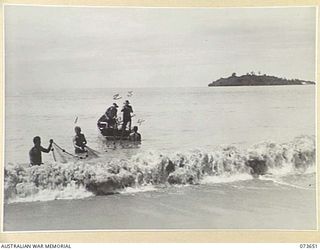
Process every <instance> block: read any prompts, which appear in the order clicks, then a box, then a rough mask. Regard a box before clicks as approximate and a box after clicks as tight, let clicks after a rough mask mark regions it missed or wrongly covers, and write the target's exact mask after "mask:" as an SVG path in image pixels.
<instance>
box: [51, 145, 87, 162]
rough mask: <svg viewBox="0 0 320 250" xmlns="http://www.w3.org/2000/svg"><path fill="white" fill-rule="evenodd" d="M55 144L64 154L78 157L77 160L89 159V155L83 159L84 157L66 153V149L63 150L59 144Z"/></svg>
mask: <svg viewBox="0 0 320 250" xmlns="http://www.w3.org/2000/svg"><path fill="white" fill-rule="evenodd" d="M53 144H54V145H55V146H56V147H57V148H59V149H60V150H61V151H62V152H63V153H66V154H67V155H70V156H72V157H76V158H79V159H85V158H87V157H88V155H86V157H82V156H79V155H74V154H71V153H69V152H68V151H66V150H65V149H63V148H61V147H60V146H59V145H58V144H57V143H55V142H53Z"/></svg>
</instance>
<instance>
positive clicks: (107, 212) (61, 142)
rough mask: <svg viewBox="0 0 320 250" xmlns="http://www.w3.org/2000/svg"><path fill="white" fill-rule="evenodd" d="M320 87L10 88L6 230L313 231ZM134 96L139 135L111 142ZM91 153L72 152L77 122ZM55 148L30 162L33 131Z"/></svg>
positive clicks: (5, 208)
mask: <svg viewBox="0 0 320 250" xmlns="http://www.w3.org/2000/svg"><path fill="white" fill-rule="evenodd" d="M315 92H316V87H315V86H314V85H301V86H300V85H299V86H241V87H240V86H239V87H185V88H184V87H180V88H175V87H172V88H121V89H112V88H105V89H91V88H87V89H64V90H61V89H60V90H47V89H39V90H33V91H31V90H30V91H25V92H21V93H19V92H17V93H14V94H10V95H6V97H5V158H4V166H5V167H4V219H3V223H4V224H3V229H4V231H55V230H190V229H193V230H195V229H206V230H211V229H212V230H218V229H239V230H241V229H280V230H316V229H317V200H316V179H317V176H316V166H315V162H316V146H315V145H316V137H315V136H316V120H315V118H316V109H315ZM125 100H129V101H130V104H131V105H132V107H133V111H134V116H133V118H132V126H134V125H136V126H138V129H139V131H138V132H139V133H140V134H141V136H142V142H141V144H133V143H129V142H126V141H121V142H120V141H117V142H116V143H114V142H112V141H107V140H106V139H105V138H104V137H103V136H102V135H101V134H100V132H99V130H98V128H97V120H98V119H99V118H100V116H101V115H102V114H103V113H104V112H105V111H106V109H107V108H108V107H109V106H111V105H112V103H114V102H115V103H117V104H118V105H119V110H118V116H119V117H121V115H122V113H121V112H120V110H121V107H122V106H123V103H124V101H125ZM75 126H80V127H81V129H82V133H84V134H85V136H86V139H87V142H88V146H89V147H90V152H93V153H92V154H90V152H89V153H88V154H87V155H83V156H81V157H79V156H75V154H74V149H73V145H72V138H73V136H74V127H75ZM34 136H40V137H41V143H42V146H43V147H48V145H49V140H50V139H53V140H54V147H53V148H54V151H52V152H50V153H42V160H43V163H44V164H42V165H41V166H29V150H30V149H31V148H32V147H33V142H32V140H33V137H34Z"/></svg>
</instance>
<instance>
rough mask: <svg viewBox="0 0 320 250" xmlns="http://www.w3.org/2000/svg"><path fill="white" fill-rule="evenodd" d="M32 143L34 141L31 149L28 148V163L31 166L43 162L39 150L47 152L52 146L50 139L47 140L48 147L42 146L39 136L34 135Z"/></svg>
mask: <svg viewBox="0 0 320 250" xmlns="http://www.w3.org/2000/svg"><path fill="white" fill-rule="evenodd" d="M33 143H34V147H33V148H32V149H30V151H29V157H30V165H31V166H34V165H41V164H43V163H42V157H41V152H44V153H49V152H50V150H51V148H52V143H53V140H52V139H50V141H49V143H50V144H49V147H48V148H43V147H42V146H41V138H40V137H39V136H36V137H34V138H33Z"/></svg>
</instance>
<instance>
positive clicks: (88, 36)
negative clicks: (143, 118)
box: [5, 6, 316, 92]
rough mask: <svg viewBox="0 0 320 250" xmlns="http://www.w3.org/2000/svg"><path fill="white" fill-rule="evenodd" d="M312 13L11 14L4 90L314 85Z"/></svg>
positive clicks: (24, 9) (17, 10)
mask: <svg viewBox="0 0 320 250" xmlns="http://www.w3.org/2000/svg"><path fill="white" fill-rule="evenodd" d="M315 32H316V9H315V8H313V7H308V8H232V9H226V8H225V9H223V8H216V9H215V8H181V9H180V8H86V7H83V8H82V7H81V8H80V7H39V6H38V7H36V6H33V7H31V6H6V7H5V55H6V63H5V66H6V71H5V73H6V87H7V90H8V91H9V92H11V91H16V90H25V89H34V88H42V89H44V88H58V89H59V88H79V87H85V88H87V87H90V88H91V87H93V88H95V87H102V88H103V87H130V88H132V87H154V86H157V87H167V86H174V87H179V86H207V84H208V83H210V82H212V81H213V80H216V79H218V78H220V77H226V76H229V75H231V73H233V72H236V73H237V74H238V75H240V74H245V73H246V72H250V71H255V72H258V71H260V72H261V73H267V74H271V75H275V76H281V77H287V78H299V79H304V80H313V81H314V80H315V35H316V34H315Z"/></svg>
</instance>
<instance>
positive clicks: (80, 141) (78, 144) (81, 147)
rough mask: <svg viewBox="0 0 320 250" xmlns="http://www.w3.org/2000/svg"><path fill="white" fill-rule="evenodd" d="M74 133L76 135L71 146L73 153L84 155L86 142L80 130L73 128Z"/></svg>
mask: <svg viewBox="0 0 320 250" xmlns="http://www.w3.org/2000/svg"><path fill="white" fill-rule="evenodd" d="M74 131H75V132H76V135H75V136H74V137H73V146H74V152H75V153H76V154H79V153H86V152H87V149H86V144H87V140H86V137H85V136H84V134H81V128H80V127H78V126H76V127H75V128H74Z"/></svg>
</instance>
